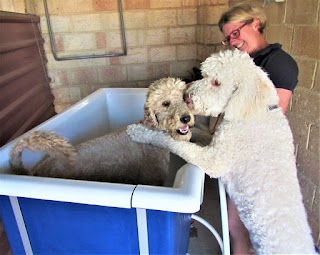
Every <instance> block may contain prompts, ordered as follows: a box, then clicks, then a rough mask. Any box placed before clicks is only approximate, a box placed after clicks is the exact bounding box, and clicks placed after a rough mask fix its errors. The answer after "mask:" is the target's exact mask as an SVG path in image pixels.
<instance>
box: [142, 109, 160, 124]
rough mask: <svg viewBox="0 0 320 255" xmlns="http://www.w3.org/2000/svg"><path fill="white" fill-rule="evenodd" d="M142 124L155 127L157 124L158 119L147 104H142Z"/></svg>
mask: <svg viewBox="0 0 320 255" xmlns="http://www.w3.org/2000/svg"><path fill="white" fill-rule="evenodd" d="M143 124H144V125H145V126H147V127H151V128H156V127H157V126H158V121H157V118H156V115H155V112H154V111H153V110H152V109H151V108H150V107H148V106H147V105H145V106H144V118H143Z"/></svg>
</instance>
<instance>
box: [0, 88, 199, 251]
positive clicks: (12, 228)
mask: <svg viewBox="0 0 320 255" xmlns="http://www.w3.org/2000/svg"><path fill="white" fill-rule="evenodd" d="M145 95H146V89H100V90H98V91H96V92H95V93H93V94H92V95H90V96H88V97H87V98H85V99H84V100H82V101H80V102H79V103H77V104H76V105H74V106H73V107H71V108H70V109H68V110H67V111H65V112H63V113H61V114H59V115H57V116H56V117H54V118H52V119H50V120H48V121H47V122H45V123H43V124H41V125H39V126H38V127H36V128H35V129H37V130H40V129H45V130H55V131H57V132H59V133H60V134H62V135H64V136H65V137H68V138H69V140H70V141H71V142H72V143H74V144H77V143H79V142H82V141H85V140H88V139H91V138H93V137H97V136H100V135H103V134H105V133H108V132H112V131H113V130H115V129H117V128H120V127H123V126H126V125H128V124H130V123H133V122H136V121H139V120H141V119H142V118H143V104H144V101H145ZM35 129H34V130H35ZM20 138H21V137H20ZM18 139H19V138H18ZM14 143H15V141H13V142H11V143H9V144H7V145H6V146H3V147H2V148H0V169H1V170H0V215H1V218H2V221H3V223H4V226H5V230H6V232H7V235H8V239H9V242H10V246H11V248H12V251H13V253H14V254H186V253H187V250H188V242H189V230H190V222H191V214H192V213H195V212H197V211H198V210H199V209H200V205H201V203H202V196H203V184H204V174H203V172H202V171H201V170H200V169H199V168H197V167H195V166H193V165H190V164H184V163H181V159H179V158H177V157H174V156H172V157H171V158H172V159H171V162H170V169H171V174H170V176H171V180H167V183H169V184H170V183H171V184H170V185H168V186H166V187H155V186H146V185H136V186H135V185H127V184H114V183H101V182H89V181H78V180H66V179H54V178H43V177H32V176H17V175H13V174H11V173H10V169H9V164H8V158H9V153H10V150H11V147H12V145H13V144H14ZM40 158H41V155H40V154H35V153H31V152H26V153H23V160H24V162H26V163H27V165H28V166H32V165H34V164H35V163H36V162H37V161H38V160H39V159H40ZM180 166H182V167H180Z"/></svg>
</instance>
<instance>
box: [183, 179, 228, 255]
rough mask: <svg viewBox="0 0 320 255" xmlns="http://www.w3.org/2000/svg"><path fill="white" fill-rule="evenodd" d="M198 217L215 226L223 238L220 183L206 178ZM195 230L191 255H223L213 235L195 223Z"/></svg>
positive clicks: (192, 237) (190, 250)
mask: <svg viewBox="0 0 320 255" xmlns="http://www.w3.org/2000/svg"><path fill="white" fill-rule="evenodd" d="M196 215H198V216H200V217H201V218H203V219H204V220H206V221H207V222H208V223H210V224H211V226H213V227H214V228H215V229H216V230H217V231H218V233H219V234H220V236H221V237H222V229H221V216H220V201H219V191H218V181H217V180H216V179H210V178H209V177H208V176H206V180H205V189H204V201H203V204H202V206H201V209H200V211H199V212H198V213H196ZM193 226H194V229H191V232H190V241H189V250H188V253H189V254H190V255H209V254H210V255H211V254H221V250H220V247H219V245H218V243H217V241H216V239H215V237H214V236H213V234H212V233H211V232H210V231H209V230H208V229H207V228H206V227H205V226H203V225H202V224H201V223H198V222H196V221H195V222H194V224H193Z"/></svg>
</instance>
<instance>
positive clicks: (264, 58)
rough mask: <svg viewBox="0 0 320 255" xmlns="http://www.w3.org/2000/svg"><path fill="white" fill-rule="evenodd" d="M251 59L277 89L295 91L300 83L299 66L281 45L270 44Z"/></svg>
mask: <svg viewBox="0 0 320 255" xmlns="http://www.w3.org/2000/svg"><path fill="white" fill-rule="evenodd" d="M251 57H252V58H253V61H254V63H255V64H256V65H257V66H260V67H261V68H262V69H263V70H264V71H265V72H267V73H268V75H269V78H270V80H271V81H272V82H273V84H274V85H275V87H276V88H283V89H287V90H291V91H293V90H294V89H295V87H296V86H297V83H298V73H299V70H298V65H297V63H296V61H295V60H294V59H293V58H292V57H291V56H290V55H289V54H288V53H286V52H285V51H283V50H282V49H281V45H280V44H279V43H275V44H270V45H269V46H268V47H267V48H265V49H263V50H261V51H258V52H256V53H255V54H253V55H252V56H251Z"/></svg>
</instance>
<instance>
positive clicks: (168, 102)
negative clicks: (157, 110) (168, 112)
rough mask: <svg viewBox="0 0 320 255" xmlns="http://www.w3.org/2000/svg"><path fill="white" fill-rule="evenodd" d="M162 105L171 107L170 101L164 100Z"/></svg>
mask: <svg viewBox="0 0 320 255" xmlns="http://www.w3.org/2000/svg"><path fill="white" fill-rule="evenodd" d="M162 106H164V107H169V106H170V101H164V102H162Z"/></svg>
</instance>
